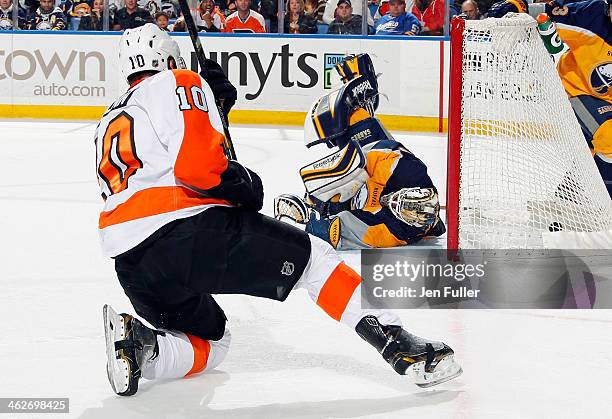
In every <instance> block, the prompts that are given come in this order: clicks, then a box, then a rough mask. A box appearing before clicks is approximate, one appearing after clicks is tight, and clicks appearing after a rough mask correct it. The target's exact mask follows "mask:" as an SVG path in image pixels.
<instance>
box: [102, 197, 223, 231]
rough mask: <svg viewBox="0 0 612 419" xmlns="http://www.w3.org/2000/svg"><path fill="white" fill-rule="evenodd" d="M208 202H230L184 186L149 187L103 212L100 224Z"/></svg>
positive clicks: (103, 226)
mask: <svg viewBox="0 0 612 419" xmlns="http://www.w3.org/2000/svg"><path fill="white" fill-rule="evenodd" d="M208 204H225V205H228V202H227V201H224V200H222V199H216V198H204V197H202V195H200V194H198V193H197V192H194V191H192V190H189V189H187V188H184V187H182V186H162V187H156V188H148V189H143V190H142V191H138V192H136V193H135V194H134V195H132V196H131V197H130V198H129V199H128V200H127V201H125V202H124V203H123V204H119V205H117V207H115V209H113V210H111V211H105V212H102V213H101V214H100V220H99V222H98V226H99V228H100V229H103V228H106V227H109V226H112V225H115V224H121V223H125V222H126V221H132V220H136V219H139V218H144V217H150V216H152V215H158V214H164V213H166V212H172V211H176V210H180V209H184V208H190V207H195V206H198V205H208Z"/></svg>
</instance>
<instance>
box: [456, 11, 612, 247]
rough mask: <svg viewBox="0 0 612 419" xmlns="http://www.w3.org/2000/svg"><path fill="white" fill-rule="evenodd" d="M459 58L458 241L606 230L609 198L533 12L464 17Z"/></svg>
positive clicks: (544, 242) (500, 243)
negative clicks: (472, 18)
mask: <svg viewBox="0 0 612 419" xmlns="http://www.w3.org/2000/svg"><path fill="white" fill-rule="evenodd" d="M462 61H463V64H462V67H463V70H462V74H463V88H462V93H461V95H462V97H461V102H462V105H461V106H462V111H461V112H462V115H461V121H462V129H461V131H462V136H461V152H460V183H459V247H460V248H494V249H497V248H542V247H566V248H572V247H576V246H579V245H578V244H576V243H573V244H572V243H567V245H566V246H564V245H563V242H564V241H565V242H566V241H568V240H574V241H575V240H578V239H577V237H579V238H580V240H582V239H585V238H586V239H587V242H588V236H598V235H599V237H600V238H601V234H604V235H605V236H607V235H608V233H609V232H610V231H612V201H611V200H610V197H609V195H608V193H607V191H606V189H605V186H604V184H603V181H602V180H601V176H600V174H599V172H598V171H597V168H596V166H595V164H594V161H593V158H592V156H591V153H590V150H589V148H588V146H587V144H586V141H585V139H584V137H583V135H582V133H581V130H580V126H579V125H578V122H577V120H576V118H575V116H574V113H573V111H572V108H571V105H570V103H569V100H568V98H567V95H566V93H565V90H564V88H563V85H562V84H561V80H560V78H559V76H558V74H557V71H556V68H555V64H554V61H553V60H552V58H551V57H550V55H549V54H548V52H547V51H546V49H545V47H544V44H543V43H542V41H541V39H540V37H539V34H538V32H537V28H536V22H535V20H533V19H532V18H531V17H530V16H529V15H526V14H518V15H513V16H511V17H506V18H503V19H486V20H482V21H466V22H465V30H464V31H463V60H462ZM590 233H596V234H590ZM551 237H552V240H556V241H557V242H559V239H561V240H560V242H561V244H557V245H555V246H553V245H551V244H550V243H551V242H550V240H551ZM599 246H601V244H600V245H599ZM604 246H605V245H604ZM596 247H598V246H596Z"/></svg>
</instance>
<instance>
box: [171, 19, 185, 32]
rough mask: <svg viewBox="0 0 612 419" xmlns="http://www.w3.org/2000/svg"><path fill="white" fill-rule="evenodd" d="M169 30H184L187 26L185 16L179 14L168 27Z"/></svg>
mask: <svg viewBox="0 0 612 419" xmlns="http://www.w3.org/2000/svg"><path fill="white" fill-rule="evenodd" d="M170 31H171V32H186V31H187V26H185V17H183V15H180V16H179V17H178V18H177V19H176V20H175V21H174V25H172V27H171V28H170Z"/></svg>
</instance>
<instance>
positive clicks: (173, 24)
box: [0, 0, 493, 35]
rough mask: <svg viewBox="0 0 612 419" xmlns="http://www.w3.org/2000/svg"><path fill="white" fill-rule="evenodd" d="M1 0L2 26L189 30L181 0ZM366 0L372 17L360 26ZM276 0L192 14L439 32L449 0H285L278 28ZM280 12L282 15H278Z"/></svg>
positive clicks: (209, 7) (384, 31)
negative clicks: (150, 26) (148, 25)
mask: <svg viewBox="0 0 612 419" xmlns="http://www.w3.org/2000/svg"><path fill="white" fill-rule="evenodd" d="M13 1H17V0H0V30H1V29H13V28H14V19H15V17H16V18H17V21H18V22H17V24H18V27H19V29H29V30H67V29H68V30H87V31H101V30H103V29H104V21H105V15H106V14H108V19H107V22H108V23H107V27H108V30H113V31H122V30H125V29H129V28H135V27H138V26H141V25H144V24H145V23H149V22H152V23H156V24H157V25H158V26H159V27H160V28H161V29H163V30H165V31H174V32H179V31H185V30H186V29H185V21H184V18H183V16H182V14H181V11H180V7H179V5H178V0H110V1H109V7H108V10H105V6H104V0H19V7H18V9H17V12H16V13H15V11H14V9H13V7H14V5H13ZM363 1H367V2H368V3H367V9H366V11H367V14H368V16H367V17H366V20H367V24H366V26H365V27H364V26H363V16H362V14H363ZM492 4H493V1H491V0H464V1H463V2H462V3H451V5H450V11H451V13H450V15H451V17H452V16H453V15H456V14H459V13H464V14H465V15H466V16H467V18H469V19H479V18H481V17H483V16H486V13H487V11H488V10H489V9H490V8H491V6H492ZM278 5H279V2H278V0H201V1H200V2H199V7H198V10H197V13H196V16H195V21H196V25H197V27H198V29H199V30H200V31H204V32H234V33H237V32H246V33H264V32H268V33H278V32H283V33H291V34H313V33H329V34H343V35H346V34H362V30H363V29H365V32H366V33H369V34H378V35H442V34H443V32H444V24H445V7H444V6H445V5H444V0H286V3H285V11H284V17H283V19H282V22H283V28H282V30H279V27H278V25H279V21H280V19H279V17H278V16H279V10H278ZM281 16H282V15H281Z"/></svg>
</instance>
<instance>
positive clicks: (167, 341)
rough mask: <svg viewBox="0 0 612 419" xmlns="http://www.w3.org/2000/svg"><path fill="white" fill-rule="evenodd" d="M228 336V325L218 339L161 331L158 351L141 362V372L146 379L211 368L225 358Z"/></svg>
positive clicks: (228, 342) (228, 343)
mask: <svg viewBox="0 0 612 419" xmlns="http://www.w3.org/2000/svg"><path fill="white" fill-rule="evenodd" d="M231 338H232V335H231V334H230V332H229V330H228V329H225V333H224V334H223V337H222V338H221V339H220V340H204V339H202V338H199V337H197V336H193V335H189V334H185V333H182V332H178V331H165V336H161V335H158V336H157V343H158V345H159V355H158V356H157V358H156V359H155V360H154V361H153V362H148V363H145V365H143V366H142V376H143V377H144V378H146V379H149V380H155V379H162V378H164V379H168V378H181V377H186V376H188V375H192V374H197V373H199V372H202V371H208V370H211V369H213V368H215V367H217V366H218V365H219V364H221V362H222V361H223V360H224V359H225V356H226V355H227V352H228V351H229V345H230V342H231Z"/></svg>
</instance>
